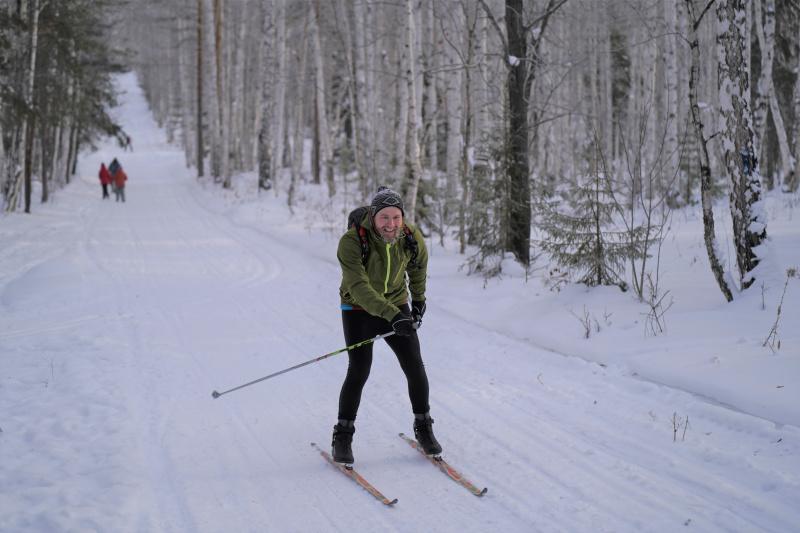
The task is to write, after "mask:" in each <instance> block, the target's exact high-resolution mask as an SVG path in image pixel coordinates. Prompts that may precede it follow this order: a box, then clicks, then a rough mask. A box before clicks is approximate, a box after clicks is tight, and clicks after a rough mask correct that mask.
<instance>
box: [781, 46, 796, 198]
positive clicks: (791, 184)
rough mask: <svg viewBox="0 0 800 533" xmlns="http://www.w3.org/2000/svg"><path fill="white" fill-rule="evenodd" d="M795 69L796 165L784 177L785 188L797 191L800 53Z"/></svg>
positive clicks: (794, 159)
mask: <svg viewBox="0 0 800 533" xmlns="http://www.w3.org/2000/svg"><path fill="white" fill-rule="evenodd" d="M794 59H795V63H794V71H795V72H797V73H798V75H797V77H795V80H794V91H793V92H792V109H793V110H794V117H795V118H794V126H793V128H792V130H793V138H794V143H793V145H792V151H793V153H792V154H791V161H792V164H793V165H794V167H793V169H792V172H790V173H789V174H787V175H786V176H785V177H784V182H783V190H784V191H785V192H795V191H797V189H798V186H800V170H798V167H800V164H798V163H800V118H798V117H800V53H798V54H795V56H794Z"/></svg>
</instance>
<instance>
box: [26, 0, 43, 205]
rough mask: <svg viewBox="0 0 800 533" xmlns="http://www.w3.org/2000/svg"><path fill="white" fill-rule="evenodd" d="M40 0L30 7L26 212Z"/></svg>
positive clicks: (33, 120) (32, 138) (29, 181)
mask: <svg viewBox="0 0 800 533" xmlns="http://www.w3.org/2000/svg"><path fill="white" fill-rule="evenodd" d="M39 5H40V4H39V0H31V4H30V9H31V62H30V69H29V70H28V87H27V89H26V91H25V107H26V108H27V112H28V113H29V115H28V118H27V119H26V121H25V124H26V126H25V136H24V139H25V158H24V161H25V167H24V174H25V212H26V213H30V212H31V190H32V184H31V171H32V168H33V140H34V135H33V132H34V129H35V127H36V119H35V115H34V113H33V107H34V102H33V99H34V94H33V91H34V88H35V87H36V83H35V82H36V54H37V51H38V48H39V15H40V14H41V9H40V7H39ZM45 5H47V0H45V2H44V4H43V5H42V9H43V8H44V6H45Z"/></svg>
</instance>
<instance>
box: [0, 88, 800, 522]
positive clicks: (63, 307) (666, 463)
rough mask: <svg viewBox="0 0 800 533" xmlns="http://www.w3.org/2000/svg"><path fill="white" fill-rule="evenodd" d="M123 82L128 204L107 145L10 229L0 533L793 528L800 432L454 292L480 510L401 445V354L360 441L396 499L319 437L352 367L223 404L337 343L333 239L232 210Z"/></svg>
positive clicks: (455, 412)
mask: <svg viewBox="0 0 800 533" xmlns="http://www.w3.org/2000/svg"><path fill="white" fill-rule="evenodd" d="M128 82H129V83H128V85H127V87H128V91H129V94H128V95H127V97H126V98H125V107H124V108H123V109H122V111H121V113H122V114H123V117H128V118H129V119H130V120H129V121H127V122H126V123H127V124H128V129H129V131H131V132H132V134H133V138H134V139H135V140H136V141H135V142H136V150H137V151H136V152H134V153H132V154H131V153H127V154H120V160H121V162H122V164H123V166H124V167H125V168H126V171H127V173H128V175H129V176H130V182H129V187H128V193H127V196H128V201H127V202H126V203H125V204H124V205H123V204H116V203H114V202H113V201H101V200H100V199H99V197H100V194H99V186H98V185H97V184H96V180H95V178H94V172H95V170H94V169H96V167H97V166H98V165H99V161H100V159H101V158H106V159H108V158H109V157H110V155H111V154H113V153H114V152H113V147H111V146H104V147H101V149H100V151H98V152H97V153H95V154H91V155H88V156H86V157H85V158H84V159H83V161H82V162H81V168H82V169H85V170H84V171H83V173H82V178H81V179H80V180H79V181H78V182H77V183H74V184H73V185H71V186H70V187H68V188H67V189H66V190H65V191H63V192H60V193H59V195H58V198H59V200H58V202H57V203H56V205H54V206H47V207H46V208H42V209H41V213H42V214H39V215H34V216H32V217H30V218H28V219H26V220H22V221H20V219H13V220H11V222H14V224H8V225H7V227H3V225H2V224H4V223H5V222H0V236H2V238H3V244H4V246H2V247H0V346H2V356H1V357H0V413H2V414H3V417H2V418H1V419H0V429H2V433H0V446H2V448H0V450H1V451H2V454H3V460H2V461H0V479H2V480H4V481H3V486H4V489H3V491H2V493H0V530H3V531H68V530H74V531H83V530H98V531H148V532H150V531H159V532H160V531H164V532H172V531H174V532H184V531H199V532H217V531H281V532H283V531H309V532H310V531H409V532H412V531H413V532H415V531H444V532H449V531H453V532H456V531H458V532H462V531H489V530H491V531H675V530H678V529H680V528H686V529H687V530H688V529H694V530H699V531H796V527H797V524H800V510H798V508H797V502H798V501H800V459H798V457H800V445H799V444H798V443H799V442H800V431H799V430H798V428H796V427H794V426H783V427H780V426H776V425H775V424H774V423H771V422H768V421H765V420H763V419H760V418H757V417H753V416H749V415H745V414H742V413H739V412H736V411H734V410H729V409H726V408H725V407H723V406H720V405H714V404H711V403H709V402H706V401H704V400H702V399H701V398H698V397H695V396H693V395H691V394H688V393H685V392H682V391H679V390H675V389H671V388H668V387H663V386H658V385H655V384H652V383H649V382H646V381H641V380H637V379H635V378H632V377H631V376H629V375H625V374H624V373H622V372H620V371H618V370H616V369H614V368H613V367H611V368H604V367H602V366H600V365H597V364H593V363H587V362H585V361H583V360H580V359H577V358H574V357H565V356H563V355H559V354H557V353H553V352H550V351H546V350H542V349H540V348H537V347H536V346H535V345H533V344H532V343H526V342H524V341H521V340H517V339H514V338H511V337H508V336H506V335H503V334H502V333H499V332H497V331H492V330H491V329H487V328H484V327H482V326H481V325H480V323H481V320H480V317H475V318H474V320H469V321H467V320H463V319H461V318H458V316H457V315H456V312H457V311H458V310H457V309H449V308H447V306H443V305H441V304H437V303H436V300H435V299H432V304H431V307H430V310H429V313H428V315H426V319H425V325H424V327H423V329H422V330H421V331H420V336H421V341H422V345H423V354H424V357H425V360H426V364H427V368H428V372H429V377H430V382H431V404H432V412H433V415H434V418H435V419H436V425H435V427H436V430H437V435H438V437H439V440H440V441H441V442H442V445H443V446H444V449H445V455H446V457H447V458H448V459H449V460H450V461H451V463H452V464H453V465H454V466H455V467H457V468H459V469H460V470H462V472H463V473H464V474H465V476H466V477H468V478H470V479H471V480H472V481H474V482H475V483H476V484H478V485H480V486H487V487H488V488H489V492H488V494H487V495H486V496H485V497H484V498H482V499H478V498H475V497H474V496H472V495H471V494H469V493H468V492H467V491H465V490H464V489H463V488H461V487H459V486H457V485H456V484H455V483H453V482H452V481H450V480H448V479H447V478H446V477H445V476H444V475H443V474H441V473H439V472H438V471H436V470H435V469H434V468H433V467H432V466H431V465H429V464H428V463H427V462H426V461H424V459H423V458H422V457H420V456H419V454H418V453H417V452H415V451H414V450H412V449H411V448H410V447H409V446H408V445H407V444H406V443H404V442H403V441H402V440H401V439H400V438H398V437H397V433H398V432H400V431H404V432H406V433H409V432H410V431H411V417H410V408H409V405H408V399H407V394H406V390H405V383H404V380H403V377H402V373H401V371H400V369H399V367H398V365H397V362H396V360H395V359H394V356H393V354H391V352H390V351H389V350H388V349H387V348H386V347H385V345H382V344H381V345H379V346H377V347H376V357H375V362H374V365H373V370H372V375H371V378H370V381H369V383H368V385H367V387H366V389H365V393H364V398H363V401H362V408H361V411H360V412H359V420H358V422H357V432H356V440H355V444H354V448H355V453H356V459H357V467H358V469H359V471H360V472H361V473H362V474H363V475H364V476H366V477H367V478H368V479H369V480H370V481H371V482H373V483H374V484H375V485H376V486H377V487H378V488H379V489H380V490H381V491H382V492H383V493H384V494H386V495H387V496H388V497H390V498H394V497H397V498H399V503H398V504H397V506H396V507H395V508H391V509H387V508H384V506H382V505H380V504H379V503H377V502H375V501H374V499H373V498H372V497H371V496H369V495H368V494H366V493H365V492H364V491H363V490H362V489H360V488H359V487H357V486H356V485H355V484H353V483H352V482H350V481H348V480H347V479H345V478H344V477H343V476H342V475H341V474H340V473H338V472H336V471H335V470H334V469H333V468H331V467H330V466H329V465H327V464H326V463H325V462H324V461H323V460H322V458H320V457H319V456H318V455H317V452H315V451H314V450H313V449H312V448H311V447H310V446H309V443H310V442H311V441H316V442H319V443H321V444H323V445H326V444H327V443H328V442H329V439H330V431H331V427H332V425H333V423H334V422H335V415H336V402H337V398H338V392H339V387H340V385H341V380H342V378H343V375H344V372H345V369H346V357H345V356H337V357H335V358H332V359H329V360H326V361H324V362H321V363H319V364H316V365H311V366H309V367H306V368H304V369H302V370H299V371H297V372H293V373H289V374H286V375H284V376H280V377H279V378H276V379H274V380H270V381H268V382H265V383H261V384H258V385H256V386H253V387H250V388H247V389H243V390H241V391H238V392H236V393H235V394H231V395H230V396H226V397H223V398H220V399H218V400H213V399H212V398H211V395H210V393H211V391H212V390H213V389H218V390H224V389H227V388H229V387H233V386H236V385H238V384H241V383H243V382H245V381H249V380H252V379H255V378H258V377H260V376H262V375H266V374H269V373H271V372H274V371H276V370H280V369H281V368H286V367H288V366H292V365H294V364H297V363H299V362H302V361H304V360H308V359H310V358H312V357H315V356H317V355H320V354H323V353H327V352H329V351H332V350H334V349H337V348H339V347H341V345H342V342H343V341H342V334H341V325H340V322H339V312H338V309H337V307H338V296H337V293H336V289H337V287H338V283H339V271H338V266H337V264H336V263H335V256H334V250H335V242H333V241H331V240H324V239H322V240H321V239H319V238H316V237H314V236H311V235H310V234H309V233H308V232H305V231H303V230H298V229H296V228H293V227H290V226H288V225H287V226H282V225H278V224H274V225H267V226H264V227H252V226H248V225H247V224H246V223H243V222H241V221H239V220H237V219H236V218H235V217H234V216H231V215H230V214H229V213H227V212H226V211H225V208H224V207H221V206H220V205H219V204H217V203H215V202H214V198H212V197H210V196H208V195H206V194H205V193H204V192H203V191H202V189H201V188H200V187H199V186H198V185H197V184H196V182H195V181H194V180H193V179H192V178H191V177H190V173H189V171H187V170H185V169H184V168H183V156H182V154H181V153H180V152H178V151H177V150H175V149H172V148H170V147H168V146H167V145H166V143H165V142H164V140H163V134H162V133H161V132H160V131H158V130H157V128H156V126H155V124H153V123H152V119H150V115H149V114H148V113H147V111H146V105H145V103H144V101H143V99H142V96H141V94H140V92H139V91H138V89H136V88H135V85H133V84H132V83H130V79H129V80H128ZM6 243H11V245H10V246H6ZM431 290H432V291H435V290H437V289H436V288H435V287H431ZM439 290H441V289H439ZM480 297H481V295H480V293H476V298H480ZM673 413H677V414H678V415H679V416H682V417H685V416H687V415H689V417H690V418H689V423H690V426H689V428H688V433H687V435H688V437H687V439H686V440H685V441H682V440H681V433H680V432H679V434H678V442H672V433H673V431H672V420H671V419H672V416H673ZM681 431H682V430H681Z"/></svg>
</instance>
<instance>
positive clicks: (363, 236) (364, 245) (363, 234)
mask: <svg viewBox="0 0 800 533" xmlns="http://www.w3.org/2000/svg"><path fill="white" fill-rule="evenodd" d="M353 226H354V227H355V228H356V235H358V240H359V242H360V243H361V264H362V265H364V266H367V257H369V238H368V237H367V230H365V229H364V228H363V227H362V226H361V224H359V223H358V222H356V223H354V224H353Z"/></svg>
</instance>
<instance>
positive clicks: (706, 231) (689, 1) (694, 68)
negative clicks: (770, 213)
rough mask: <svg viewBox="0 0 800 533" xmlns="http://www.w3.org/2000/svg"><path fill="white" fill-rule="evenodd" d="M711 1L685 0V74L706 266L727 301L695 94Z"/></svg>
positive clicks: (728, 292)
mask: <svg viewBox="0 0 800 533" xmlns="http://www.w3.org/2000/svg"><path fill="white" fill-rule="evenodd" d="M709 7H711V3H709V4H707V6H706V9H705V10H704V11H702V12H700V13H697V12H696V10H695V6H694V0H686V8H687V11H688V13H689V47H690V49H691V61H692V62H691V74H690V75H689V105H690V109H691V114H692V124H693V125H694V128H695V137H696V138H697V142H698V144H699V146H700V151H699V154H700V191H701V192H700V198H701V202H702V209H703V240H704V242H705V245H706V254H707V255H708V262H709V266H710V267H711V272H712V273H713V274H714V279H715V280H716V281H717V285H718V286H719V288H720V290H721V291H722V294H723V295H724V296H725V299H726V300H727V301H729V302H730V301H731V300H733V293H732V292H731V289H730V287H729V286H728V282H727V280H726V279H725V270H724V268H723V266H722V265H723V262H722V260H721V258H720V252H719V249H720V248H719V245H718V242H717V236H716V231H715V224H714V210H713V197H712V178H711V161H710V157H709V153H708V137H706V134H705V132H704V125H703V119H702V115H701V110H700V103H699V101H698V98H697V91H698V86H699V84H700V80H699V78H700V38H699V36H698V29H699V27H700V24H701V23H702V21H703V18H705V16H706V15H707V13H708V8H709Z"/></svg>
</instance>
